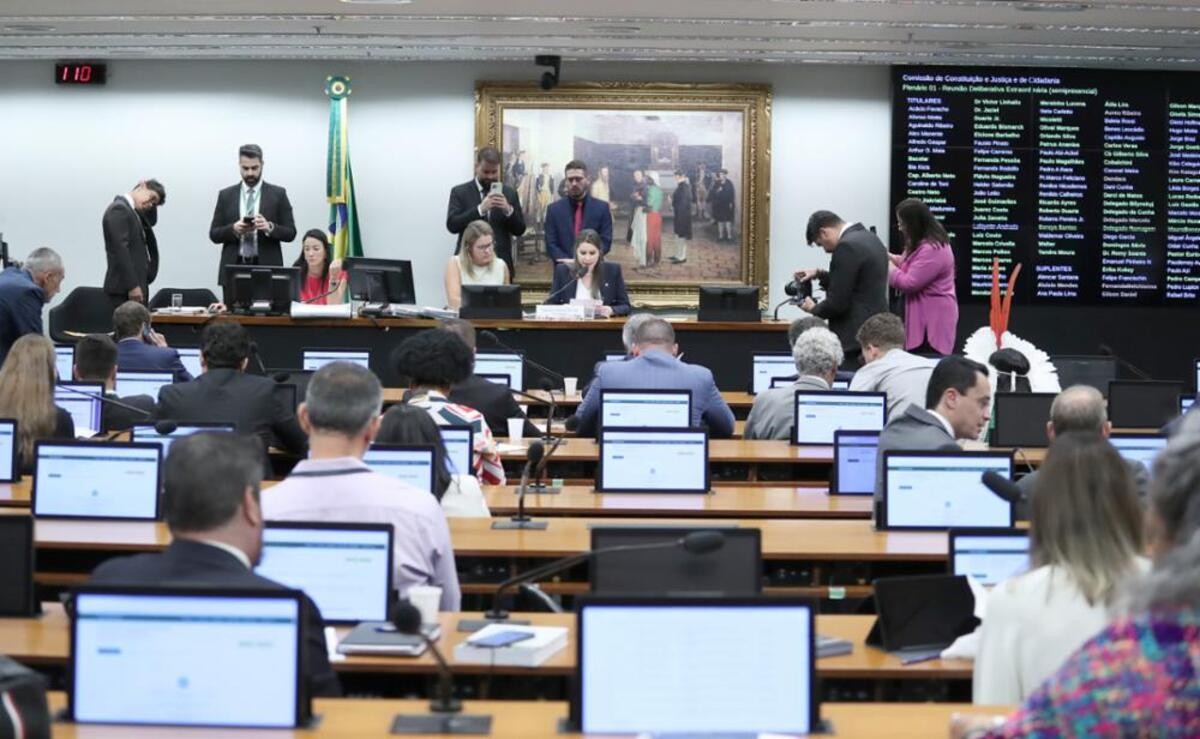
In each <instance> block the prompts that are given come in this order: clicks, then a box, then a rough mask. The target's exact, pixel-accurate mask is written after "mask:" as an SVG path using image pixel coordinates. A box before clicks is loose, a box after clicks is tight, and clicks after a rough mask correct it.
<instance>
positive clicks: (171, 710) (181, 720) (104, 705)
mask: <svg viewBox="0 0 1200 739" xmlns="http://www.w3.org/2000/svg"><path fill="white" fill-rule="evenodd" d="M302 597H303V596H302V595H301V594H300V593H299V592H296V591H293V590H228V589H226V590H210V589H200V588H165V587H164V588H137V587H128V588H118V587H103V588H102V587H99V586H91V585H89V586H84V587H81V588H79V589H77V590H76V591H75V594H74V598H73V603H74V611H75V618H73V619H71V666H70V670H68V672H67V674H68V675H69V678H68V680H69V691H68V692H69V700H70V705H69V709H68V711H69V713H70V715H71V718H72V719H73V720H74V721H76V722H79V723H100V724H164V725H183V726H214V727H215V726H229V727H254V728H287V727H294V726H298V725H300V724H301V723H302V722H303V721H305V720H307V718H308V700H307V691H306V690H305V689H303V688H302V687H301V684H302V680H304V674H303V671H302V669H301V655H302V652H301V644H302V638H303V628H302V625H303V615H302V614H303V610H302V608H303V607H302V605H301V598H302Z"/></svg>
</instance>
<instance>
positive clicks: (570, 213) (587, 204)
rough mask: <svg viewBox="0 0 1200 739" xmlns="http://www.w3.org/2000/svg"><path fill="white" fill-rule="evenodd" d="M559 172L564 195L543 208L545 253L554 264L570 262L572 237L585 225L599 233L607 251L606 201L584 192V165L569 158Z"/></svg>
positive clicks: (609, 225)
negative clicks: (544, 215)
mask: <svg viewBox="0 0 1200 739" xmlns="http://www.w3.org/2000/svg"><path fill="white" fill-rule="evenodd" d="M563 173H564V174H565V178H564V181H565V182H566V183H567V196H566V197H565V198H562V199H561V200H556V201H554V202H553V203H551V204H550V207H549V208H547V209H546V255H547V256H549V257H550V260H551V261H552V262H554V263H556V264H558V263H561V264H569V263H571V262H574V261H575V237H576V236H578V235H579V232H580V231H582V230H583V229H585V228H590V229H593V230H595V231H596V232H597V233H599V234H600V240H601V241H603V242H604V247H603V252H604V253H605V254H607V253H608V252H609V250H610V249H612V212H611V211H610V210H609V208H608V203H607V202H605V201H603V200H598V199H596V198H594V197H592V196H591V195H589V194H588V185H589V182H588V172H587V164H585V163H583V162H581V161H580V160H578V159H572V160H571V161H569V162H567V166H566V167H564V168H563Z"/></svg>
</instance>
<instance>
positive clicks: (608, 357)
mask: <svg viewBox="0 0 1200 739" xmlns="http://www.w3.org/2000/svg"><path fill="white" fill-rule="evenodd" d="M626 359H629V355H628V354H626V353H625V352H604V361H605V362H624V361H625V360H626Z"/></svg>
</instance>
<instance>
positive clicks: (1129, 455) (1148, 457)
mask: <svg viewBox="0 0 1200 739" xmlns="http://www.w3.org/2000/svg"><path fill="white" fill-rule="evenodd" d="M1108 440H1109V442H1111V443H1112V445H1113V447H1115V448H1116V450H1117V451H1118V452H1119V453H1120V454H1121V456H1122V457H1124V458H1125V459H1126V460H1128V461H1130V462H1141V463H1142V464H1143V465H1145V466H1146V471H1147V472H1153V471H1154V458H1155V457H1157V456H1158V453H1159V452H1160V451H1162V449H1163V447H1165V446H1166V445H1167V436H1166V434H1135V433H1113V434H1110V435H1109V437H1108Z"/></svg>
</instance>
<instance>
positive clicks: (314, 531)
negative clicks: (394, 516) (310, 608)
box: [254, 521, 394, 624]
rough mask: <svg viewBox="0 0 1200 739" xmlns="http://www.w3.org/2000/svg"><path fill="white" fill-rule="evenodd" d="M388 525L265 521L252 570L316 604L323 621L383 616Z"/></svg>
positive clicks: (388, 584) (388, 578) (388, 574)
mask: <svg viewBox="0 0 1200 739" xmlns="http://www.w3.org/2000/svg"><path fill="white" fill-rule="evenodd" d="M393 536H394V534H393V529H392V524H390V523H378V524H377V523H315V522H308V521H305V522H294V521H268V522H267V525H266V528H265V529H263V548H262V560H261V561H260V562H259V563H258V566H257V567H255V568H254V571H255V572H256V573H257V574H259V575H262V576H263V577H265V578H267V579H268V580H274V581H275V582H277V583H280V584H281V585H285V586H287V587H289V588H292V589H293V590H300V591H302V592H303V593H304V594H305V595H307V596H308V597H309V598H312V599H313V601H314V602H315V603H316V604H317V609H318V610H320V611H321V616H322V618H324V619H325V623H327V624H351V623H358V622H360V621H387V620H388V615H389V611H388V605H389V603H390V602H391V594H392V546H393V543H392V538H393Z"/></svg>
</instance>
